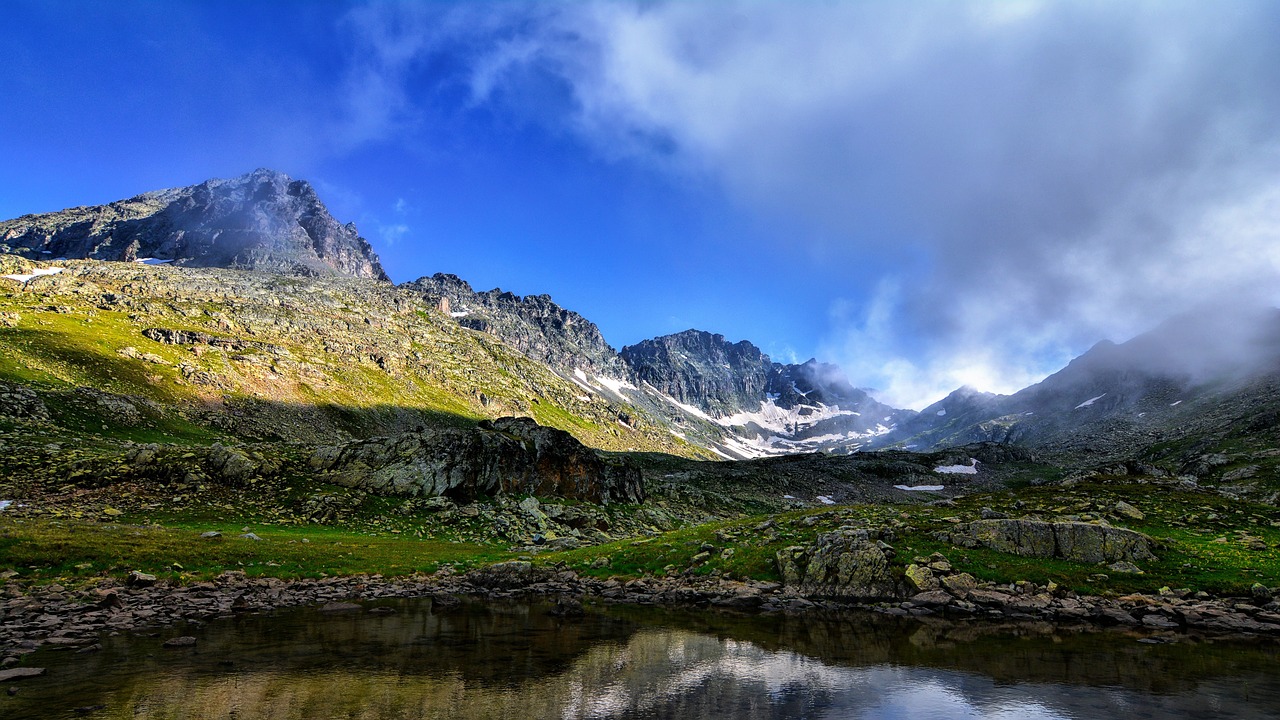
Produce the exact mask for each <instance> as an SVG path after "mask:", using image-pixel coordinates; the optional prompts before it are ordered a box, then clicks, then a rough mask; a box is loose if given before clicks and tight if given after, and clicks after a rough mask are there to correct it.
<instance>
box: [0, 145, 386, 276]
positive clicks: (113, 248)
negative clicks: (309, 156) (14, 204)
mask: <svg viewBox="0 0 1280 720" xmlns="http://www.w3.org/2000/svg"><path fill="white" fill-rule="evenodd" d="M0 245H3V246H6V247H0V251H4V252H11V253H17V254H22V255H25V256H27V257H29V258H31V259H35V260H40V259H49V258H71V259H83V258H89V259H95V260H124V261H132V260H139V259H148V258H150V259H152V261H172V262H173V263H174V264H177V265H186V266H191V267H229V268H242V269H247V270H263V271H268V272H275V273H283V274H292V275H317V276H348V277H359V278H372V279H376V280H383V281H385V280H387V275H386V273H385V272H384V271H383V269H382V265H381V264H380V263H379V261H378V257H377V255H376V254H375V253H374V252H373V248H372V247H370V245H369V243H368V241H366V240H365V239H364V238H363V237H361V236H360V234H359V233H358V231H357V230H356V228H355V225H353V224H346V225H343V224H341V223H339V222H338V221H337V220H335V219H334V218H333V216H332V215H330V214H329V211H328V210H327V209H326V208H325V206H324V203H322V202H321V201H320V198H319V197H318V196H317V195H316V192H315V190H314V189H313V188H312V187H311V185H310V183H308V182H307V181H305V180H293V179H291V178H290V177H288V176H287V175H284V174H282V173H278V172H275V171H272V170H255V171H254V172H251V173H249V174H247V175H242V176H240V177H237V178H232V179H230V180H207V181H205V182H203V183H200V184H199V185H192V186H190V187H185V188H174V189H169V190H158V191H155V192H148V193H144V194H142V195H138V196H136V197H133V198H130V199H128V200H120V201H117V202H113V203H109V204H107V205H98V206H94V207H76V208H70V209H67V210H62V211H60V212H52V213H43V214H39V215H24V216H22V217H20V218H16V219H14V220H7V221H4V222H0Z"/></svg>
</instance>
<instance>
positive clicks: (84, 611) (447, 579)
mask: <svg viewBox="0 0 1280 720" xmlns="http://www.w3.org/2000/svg"><path fill="white" fill-rule="evenodd" d="M1255 595H1256V596H1255V597H1250V598H1216V597H1209V596H1207V595H1206V594H1205V593H1191V592H1190V591H1185V590H1183V591H1173V590H1169V591H1165V592H1162V593H1161V594H1158V595H1127V596H1122V597H1110V598H1101V597H1089V596H1079V595H1076V594H1074V593H1072V592H1070V591H1065V592H1064V591H1062V590H1061V589H1058V588H1045V587H1040V586H1036V585H1034V584H1032V583H1013V584H1003V585H996V584H991V583H980V584H978V585H977V586H976V587H971V588H961V589H957V590H945V589H938V590H931V591H928V592H922V593H918V594H916V595H914V596H912V597H909V598H907V599H905V600H900V601H897V602H880V603H870V604H868V603H858V602H851V601H847V600H826V599H818V598H805V597H801V596H799V595H796V594H794V593H793V592H791V591H789V590H787V589H786V588H784V587H783V586H782V585H780V584H779V583H773V582H761V581H746V582H744V581H738V580H727V579H722V578H706V577H680V576H677V577H664V578H656V577H645V578H638V579H633V580H626V581H623V580H619V579H608V580H601V579H597V578H591V577H584V576H581V575H579V574H578V573H576V572H574V571H572V570H568V569H556V568H539V567H534V566H532V565H531V564H529V563H527V562H521V561H512V562H507V563H500V564H498V565H494V566H491V567H489V568H486V569H483V570H479V571H475V572H472V573H469V574H467V575H449V574H444V573H442V574H437V575H432V576H420V577H416V578H396V579H388V578H383V577H381V576H376V575H375V576H353V577H334V578H325V579H310V580H292V581H285V580H280V579H276V578H249V577H246V576H245V575H244V574H243V573H239V572H228V573H224V574H223V575H220V576H219V577H217V578H216V579H214V580H213V581H209V582H199V583H194V584H191V585H187V586H171V585H168V584H165V583H156V584H152V583H151V582H150V581H148V580H146V579H145V577H144V579H141V580H136V581H135V582H134V583H133V584H132V585H130V584H128V583H126V582H121V581H115V580H106V581H103V582H101V583H99V584H97V585H95V586H93V587H90V588H85V589H79V590H68V589H66V588H64V587H61V586H59V585H46V586H36V587H24V586H22V585H19V584H17V583H13V582H10V583H8V584H6V585H5V586H3V588H2V589H0V673H3V675H0V680H2V679H3V678H4V677H7V676H8V675H10V674H14V673H15V672H16V671H21V672H18V673H17V674H16V675H14V677H13V678H11V679H18V677H19V676H20V675H22V673H30V671H31V669H30V668H25V667H20V666H21V665H22V664H23V656H24V655H26V654H28V653H30V652H33V651H34V650H36V649H37V648H40V647H62V648H66V649H67V650H68V651H71V652H79V653H88V652H94V651H96V650H99V649H100V648H101V644H100V641H101V639H102V638H103V637H104V636H107V635H111V634H118V633H126V632H137V631H141V630H144V629H165V628H175V627H176V626H179V625H182V626H183V628H184V632H192V631H194V632H197V633H198V629H199V628H200V627H201V626H202V625H203V624H204V623H207V622H209V621H212V620H217V619H219V618H228V617H234V616H236V615H237V614H242V613H263V612H270V611H273V610H276V609H281V608H289V607H299V606H307V605H310V606H316V607H319V608H320V609H321V610H322V611H329V612H343V611H358V610H361V609H364V603H368V602H370V601H377V600H382V599H389V598H428V597H429V598H434V599H436V600H437V601H439V602H444V603H449V602H456V597H458V596H471V597H475V598H545V599H550V600H554V601H556V603H557V604H556V607H555V608H554V609H553V611H552V612H556V613H561V614H566V615H572V614H577V613H580V612H582V603H583V601H586V602H592V601H600V602H614V603H631V604H638V605H672V606H684V607H688V606H707V607H719V608H730V609H736V610H740V611H748V612H766V613H767V612H786V613H805V612H811V611H829V610H840V609H848V608H861V609H870V610H874V611H877V612H881V613H885V614H888V615H896V616H912V617H940V618H944V619H947V620H955V621H957V622H966V621H967V622H981V621H996V620H999V621H1009V620H1015V621H1017V620H1025V621H1042V622H1043V621H1047V622H1054V623H1060V624H1072V625H1081V624H1097V625H1122V626H1129V627H1134V628H1144V629H1149V630H1152V631H1167V632H1170V633H1177V632H1186V631H1199V632H1210V633H1215V634H1237V635H1238V634H1250V635H1268V636H1280V612H1277V610H1278V609H1280V608H1278V607H1277V601H1276V599H1275V598H1274V597H1272V596H1271V594H1270V593H1269V592H1268V593H1267V594H1266V595H1265V596H1264V595H1263V593H1262V592H1257V593H1255ZM373 611H377V608H376V607H375V608H374V610H373ZM193 629H194V630H193ZM175 632H176V631H175ZM184 637H186V636H184ZM189 642H194V641H189ZM178 645H179V646H180V645H181V643H179V644H178Z"/></svg>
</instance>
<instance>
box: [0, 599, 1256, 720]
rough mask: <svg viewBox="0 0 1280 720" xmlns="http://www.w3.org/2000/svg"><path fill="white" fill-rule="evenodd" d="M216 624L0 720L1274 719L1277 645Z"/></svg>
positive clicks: (46, 688) (824, 627) (513, 626)
mask: <svg viewBox="0 0 1280 720" xmlns="http://www.w3.org/2000/svg"><path fill="white" fill-rule="evenodd" d="M395 607H396V608H397V610H398V612H397V613H396V614H393V615H384V616H375V615H369V614H364V613H359V614H351V615H338V616H333V615H328V616H326V615H323V614H320V613H317V612H314V611H308V610H298V611H290V612H284V613H280V614H278V615H275V616H269V617H250V618H242V619H239V620H236V621H227V622H223V623H214V624H212V625H210V626H209V627H207V628H204V629H202V630H199V631H197V634H198V635H199V636H200V643H199V645H198V646H197V648H196V649H195V650H193V651H192V650H184V651H170V650H163V649H161V648H160V647H159V644H160V642H161V640H162V639H163V638H164V637H168V636H171V635H173V634H176V633H174V632H172V631H170V632H167V633H164V634H162V636H160V637H155V638H145V637H144V638H123V637H122V638H112V639H109V641H108V642H107V643H105V645H106V647H104V649H103V651H102V652H100V653H97V654H94V655H87V656H82V655H71V654H67V653H56V652H41V653H38V654H37V655H36V656H35V657H33V658H32V660H33V661H36V662H29V663H28V664H33V665H36V664H38V665H42V666H45V667H48V668H49V669H50V671H49V674H48V675H47V676H46V677H44V678H39V679H36V680H31V681H26V682H27V684H24V685H22V686H21V688H20V691H19V693H18V695H17V696H16V697H12V698H0V717H13V718H46V717H79V715H76V712H75V710H76V708H83V707H86V706H90V707H91V706H97V705H104V706H105V707H103V708H101V709H99V710H95V711H94V712H93V716H95V717H110V718H139V719H159V718H166V719H167V718H175V719H177V718H182V719H184V720H205V719H214V718H217V719H219V720H225V719H229V718H236V719H238V720H240V719H243V720H248V719H254V718H299V719H302V718H306V719H308V720H310V719H313V718H351V719H357V718H358V719H362V720H363V719H369V720H375V719H376V720H384V719H388V718H521V719H530V720H531V719H534V718H614V717H617V718H653V719H658V718H867V719H882V718H883V719H888V718H990V719H993V720H995V719H1001V720H1004V719H1008V720H1013V719H1014V718H1019V719H1021V718H1031V719H1045V720H1048V719H1057V718H1089V719H1090V720H1094V719H1095V718H1100V717H1107V716H1111V717H1117V718H1178V717H1187V718H1191V717H1194V718H1197V719H1198V720H1199V719H1203V718H1214V717H1222V718H1227V717H1231V718H1236V717H1280V670H1276V669H1275V668H1276V659H1277V658H1276V655H1277V651H1276V646H1275V644H1274V643H1264V642H1258V643H1228V642H1221V643H1178V644H1173V645H1145V644H1139V643H1137V642H1136V641H1135V637H1133V636H1129V635H1124V634H1120V633H1101V632H1093V633H1085V632H1064V631H1059V630H1054V629H1053V628H1051V627H1048V626H1043V627H1040V628H1038V629H1037V628H1028V627H1026V626H1021V627H1015V626H1009V627H1006V628H995V627H992V626H953V625H945V624H936V625H920V624H917V623H913V622H899V621H896V620H893V619H888V618H881V617H871V616H865V615H847V614H846V615H842V616H839V617H837V618H832V619H818V618H803V619H802V618H778V617H742V616H732V615H724V614H717V613H711V612H692V611H689V612H678V611H670V610H658V609H638V608H611V609H602V610H601V611H600V612H596V613H591V614H588V615H587V617H585V618H575V619H557V618H553V617H551V616H549V615H547V614H546V612H545V610H546V606H539V605H533V606H530V605H522V604H479V603H473V604H464V605H462V606H460V607H452V608H433V607H432V606H431V604H430V602H429V601H421V602H404V603H401V604H399V605H396V606H395Z"/></svg>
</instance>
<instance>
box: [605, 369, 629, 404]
mask: <svg viewBox="0 0 1280 720" xmlns="http://www.w3.org/2000/svg"><path fill="white" fill-rule="evenodd" d="M596 382H598V383H600V384H601V385H603V386H605V387H607V388H609V389H610V390H612V391H613V393H614V394H615V395H617V396H618V397H620V398H622V399H623V400H626V401H627V402H630V401H631V398H629V397H627V396H626V395H623V394H622V389H623V388H626V389H628V390H635V389H636V386H635V385H632V384H631V383H629V382H627V381H626V380H615V379H614V378H609V377H605V376H603V375H597V376H596Z"/></svg>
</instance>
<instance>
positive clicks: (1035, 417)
mask: <svg viewBox="0 0 1280 720" xmlns="http://www.w3.org/2000/svg"><path fill="white" fill-rule="evenodd" d="M1278 371H1280V311H1278V310H1275V309H1269V308H1253V307H1243V308H1241V307H1232V306H1206V307H1201V308H1198V309H1196V310H1193V311H1191V312H1187V313H1183V314H1180V315H1178V316H1175V317H1172V318H1170V319H1168V320H1166V321H1165V322H1163V323H1161V324H1160V325H1159V326H1157V327H1156V328H1154V329H1152V330H1151V331H1149V332H1146V333H1143V334H1141V335H1139V336H1137V337H1135V338H1133V339H1131V340H1129V341H1127V342H1125V343H1122V344H1116V343H1112V342H1109V341H1102V342H1099V343H1097V344H1096V345H1094V346H1093V347H1092V348H1090V349H1089V350H1088V351H1087V352H1085V353H1084V354H1082V355H1080V356H1079V357H1077V358H1075V359H1074V360H1072V361H1071V362H1070V363H1069V364H1068V365H1067V366H1066V367H1064V368H1063V369H1062V370H1059V371H1058V372H1056V373H1054V374H1052V375H1050V376H1048V377H1046V378H1045V379H1044V380H1043V381H1041V382H1039V383H1036V384H1035V385H1031V386H1029V387H1027V388H1024V389H1022V390H1020V391H1018V392H1016V393H1014V394H1012V395H993V394H990V393H980V392H977V391H975V390H972V389H970V388H961V389H959V390H957V391H955V392H953V393H952V394H951V395H949V396H947V397H946V398H944V399H943V400H941V401H939V402H937V403H935V404H934V405H931V406H930V407H928V408H925V409H924V410H923V411H921V412H920V413H919V414H918V415H916V416H915V417H913V418H911V419H909V420H907V421H905V422H903V423H901V424H900V425H899V427H898V428H896V429H895V430H894V431H893V432H892V433H889V434H887V435H886V436H885V437H884V438H881V440H880V443H879V444H880V445H882V446H883V445H898V446H901V447H906V448H910V449H919V450H926V449H933V448H941V447H949V446H955V445H963V444H966V443H971V442H989V441H995V442H1002V443H1016V444H1019V445H1024V446H1028V447H1035V448H1040V449H1043V450H1046V451H1049V452H1051V453H1055V454H1056V455H1058V456H1060V459H1064V460H1065V459H1069V458H1070V457H1073V456H1074V457H1081V456H1085V455H1089V456H1092V457H1094V458H1107V457H1119V456H1125V455H1128V454H1132V453H1133V452H1134V451H1135V450H1136V449H1138V448H1142V447H1146V446H1150V445H1152V444H1155V443H1157V442H1166V441H1169V440H1171V439H1175V438H1182V437H1186V436H1188V435H1190V434H1194V433H1197V432H1201V431H1206V430H1208V429H1209V426H1210V425H1215V427H1216V426H1217V425H1221V424H1222V423H1228V424H1229V423H1230V422H1231V420H1230V418H1224V417H1222V412H1223V411H1224V410H1226V409H1231V408H1234V409H1235V410H1237V411H1238V412H1237V415H1239V414H1246V415H1247V414H1249V411H1250V409H1251V408H1252V409H1258V408H1262V407H1266V406H1268V405H1269V403H1270V402H1271V401H1270V400H1269V399H1267V398H1269V394H1268V393H1266V392H1262V391H1261V390H1260V389H1259V388H1260V387H1261V386H1264V385H1265V384H1266V383H1267V381H1268V379H1270V378H1274V377H1275V376H1276V374H1277V372H1278ZM1207 419H1212V421H1210V420H1207Z"/></svg>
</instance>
